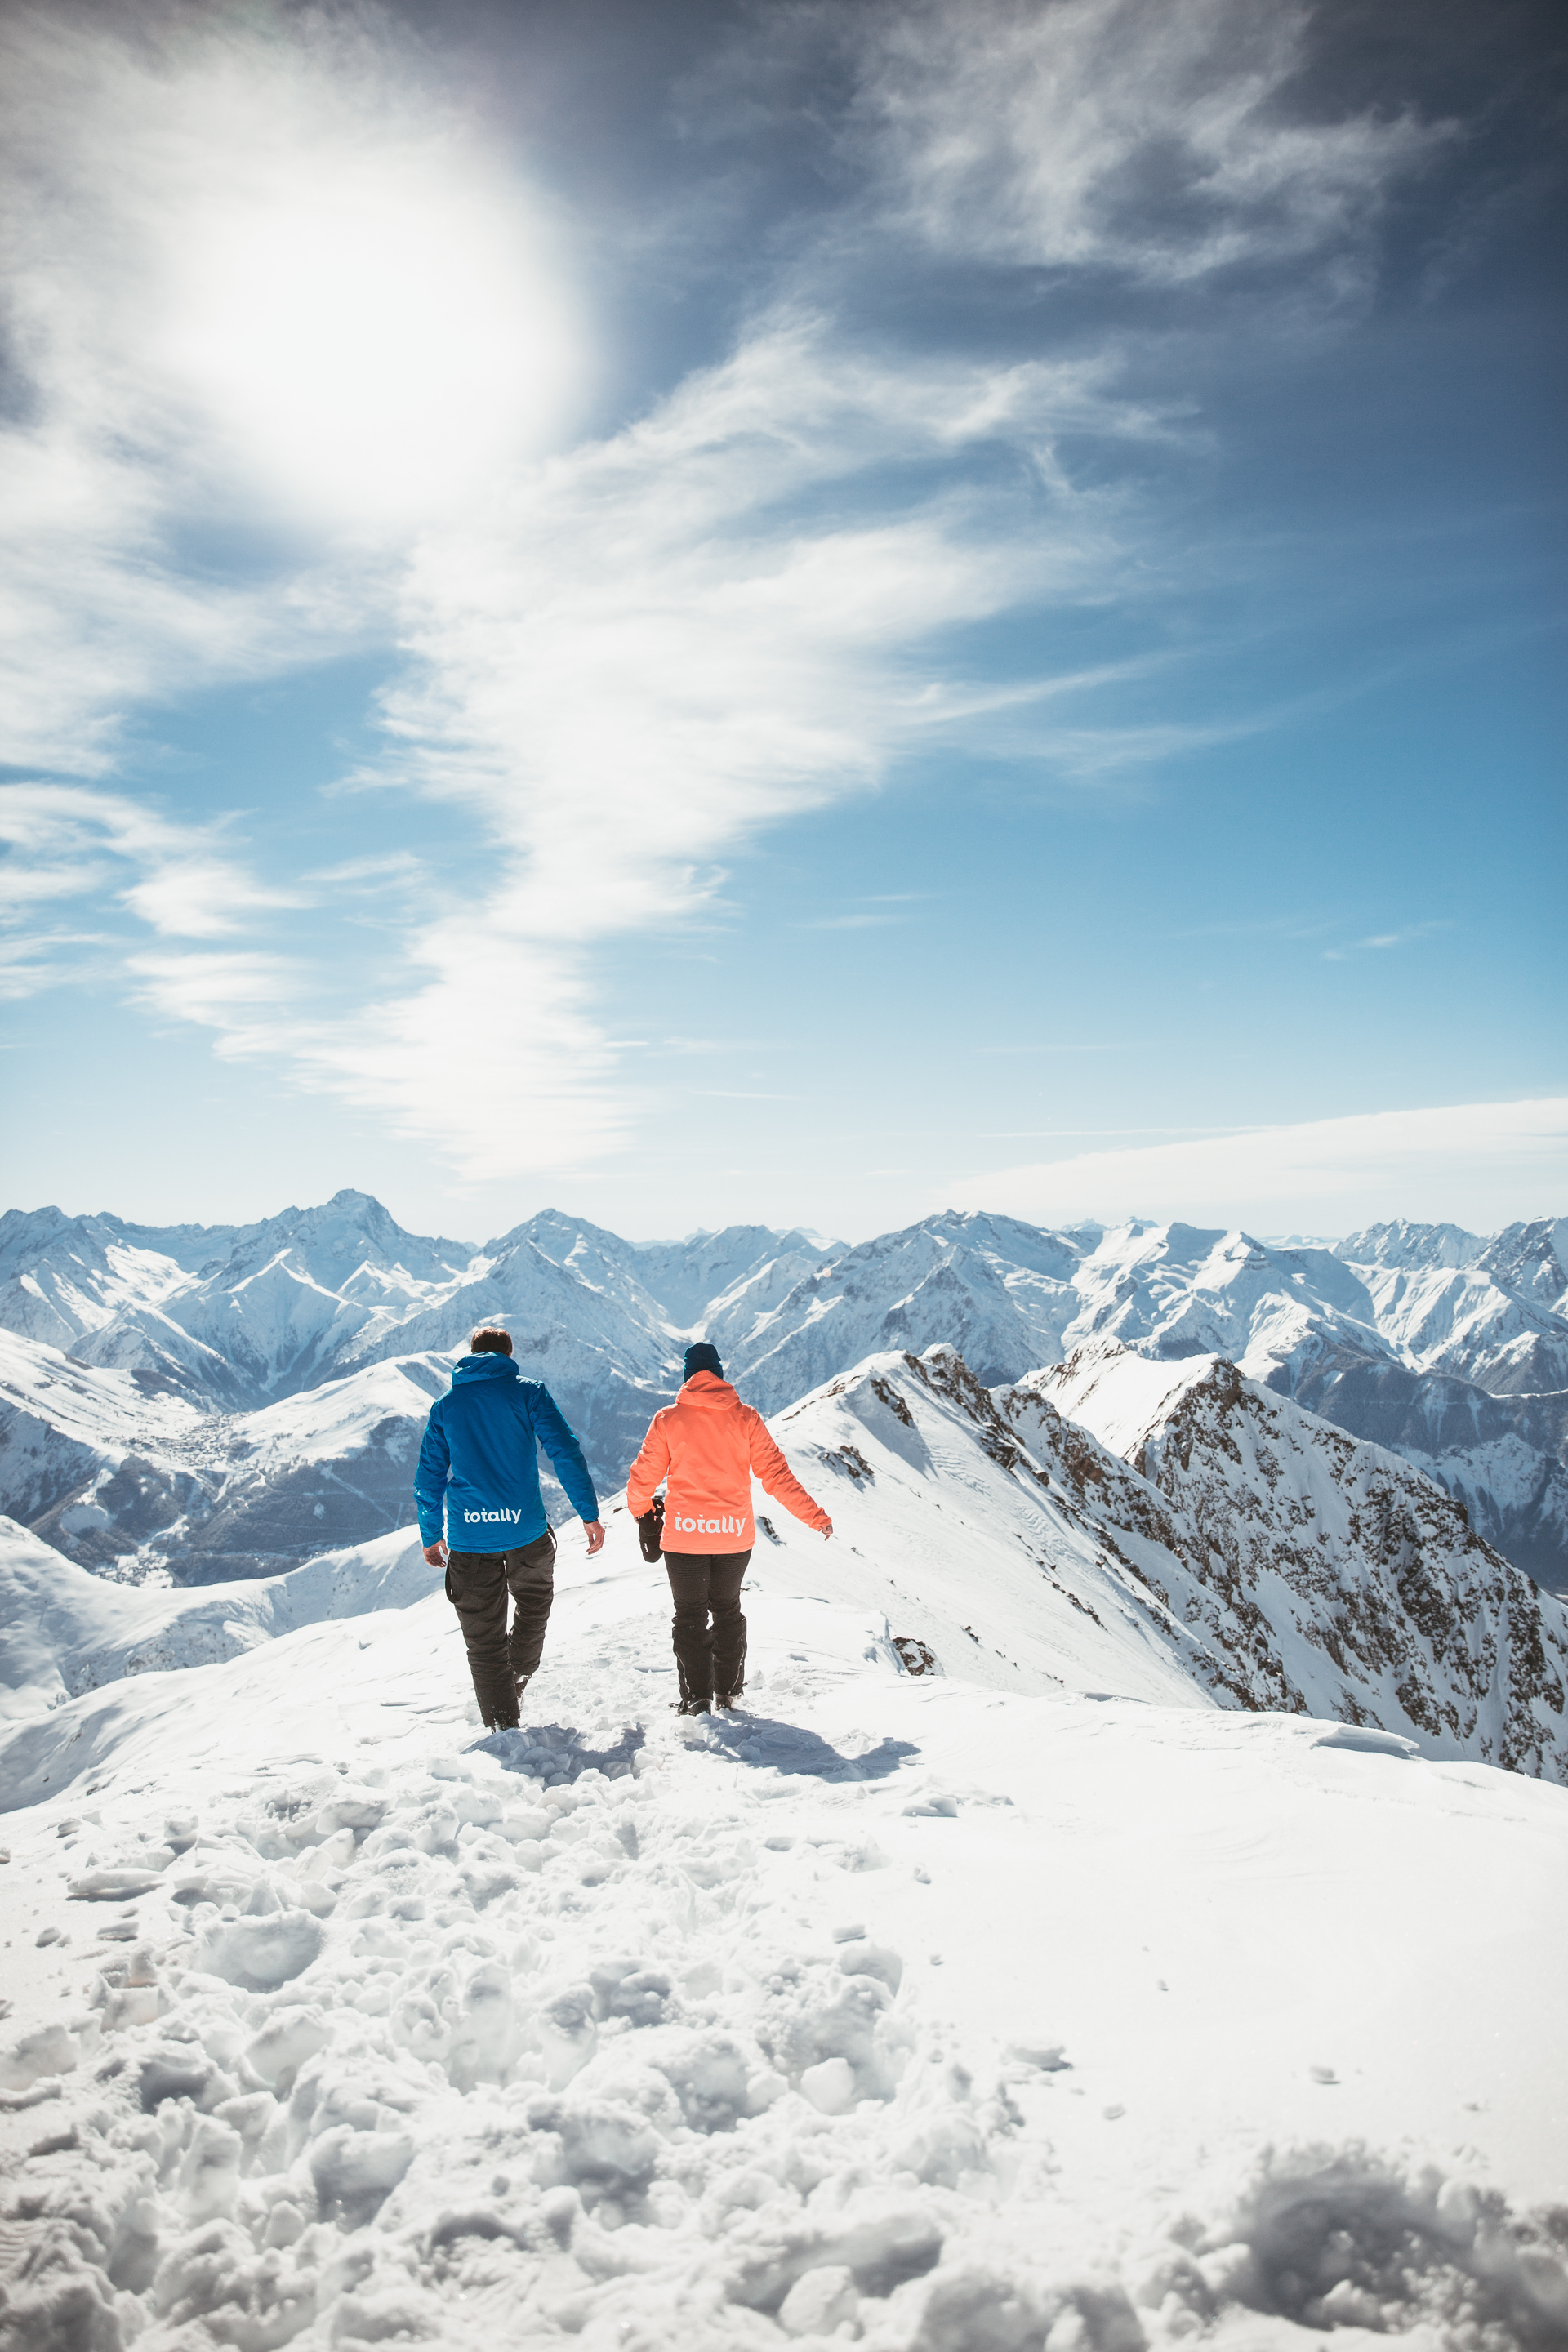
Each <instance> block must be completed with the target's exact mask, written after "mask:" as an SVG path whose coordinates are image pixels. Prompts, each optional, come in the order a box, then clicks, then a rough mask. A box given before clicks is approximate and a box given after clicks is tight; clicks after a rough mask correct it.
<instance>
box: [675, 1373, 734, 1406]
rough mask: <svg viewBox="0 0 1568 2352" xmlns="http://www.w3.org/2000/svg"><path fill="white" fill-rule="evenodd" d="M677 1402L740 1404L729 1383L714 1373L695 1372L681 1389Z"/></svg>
mask: <svg viewBox="0 0 1568 2352" xmlns="http://www.w3.org/2000/svg"><path fill="white" fill-rule="evenodd" d="M677 1402H679V1403H680V1404H739V1403H740V1402H741V1400H740V1398H739V1397H738V1396H737V1395H736V1394H735V1391H734V1390H733V1389H732V1388H731V1385H730V1383H729V1381H721V1380H720V1379H719V1378H718V1377H717V1375H716V1374H715V1373H713V1372H693V1373H692V1375H691V1378H690V1379H689V1381H686V1382H685V1383H684V1385H683V1386H682V1388H681V1391H680V1395H679V1398H678V1400H677Z"/></svg>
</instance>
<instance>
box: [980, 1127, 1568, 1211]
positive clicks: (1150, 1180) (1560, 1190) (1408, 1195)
mask: <svg viewBox="0 0 1568 2352" xmlns="http://www.w3.org/2000/svg"><path fill="white" fill-rule="evenodd" d="M1565 1194H1568V1097H1561V1096H1559V1097H1546V1098H1542V1099H1540V1100H1532V1101H1525V1102H1503V1103H1458V1104H1452V1105H1447V1106H1444V1107H1441V1108H1433V1109H1426V1110H1395V1111H1370V1112H1362V1113H1358V1114H1356V1115H1354V1116H1352V1117H1350V1118H1324V1119H1312V1120H1309V1121H1306V1122H1303V1123H1302V1124H1301V1125H1300V1126H1291V1127H1285V1126H1281V1127H1265V1128H1252V1129H1240V1130H1237V1132H1235V1133H1233V1134H1227V1135H1215V1136H1203V1137H1199V1138H1195V1139H1190V1140H1187V1141H1184V1142H1173V1143H1158V1144H1145V1145H1142V1146H1140V1147H1139V1148H1137V1149H1135V1150H1124V1151H1090V1152H1080V1153H1079V1154H1078V1155H1077V1156H1076V1157H1074V1158H1072V1159H1070V1160H1051V1161H1047V1162H1045V1163H1043V1164H1041V1165H1038V1166H1035V1167H1026V1168H1006V1169H1002V1170H999V1171H996V1172H995V1173H994V1174H991V1175H982V1176H973V1177H966V1178H964V1179H963V1181H962V1182H960V1183H959V1184H958V1185H956V1186H949V1188H948V1194H947V1195H946V1196H944V1198H947V1197H951V1199H952V1200H953V1201H956V1202H957V1203H958V1205H960V1206H962V1207H970V1208H984V1209H994V1210H998V1211H1001V1212H1004V1213H1007V1214H1010V1215H1013V1216H1019V1217H1026V1218H1029V1219H1031V1220H1032V1221H1034V1222H1036V1223H1043V1224H1059V1223H1069V1222H1071V1221H1072V1220H1074V1219H1076V1218H1079V1217H1099V1218H1100V1219H1101V1220H1102V1221H1104V1222H1108V1223H1109V1222H1114V1221H1116V1220H1118V1219H1120V1218H1122V1217H1128V1216H1146V1217H1157V1218H1162V1219H1164V1218H1171V1217H1180V1218H1184V1219H1186V1220H1188V1221H1190V1222H1193V1223H1199V1224H1204V1225H1213V1224H1215V1223H1226V1224H1242V1225H1247V1226H1249V1227H1250V1228H1251V1229H1252V1230H1253V1231H1255V1232H1258V1231H1268V1232H1274V1231H1278V1230H1279V1229H1280V1228H1282V1227H1284V1226H1287V1225H1294V1226H1300V1227H1302V1228H1304V1229H1306V1230H1309V1231H1316V1232H1327V1231H1333V1232H1337V1233H1350V1232H1352V1231H1355V1230H1356V1229H1358V1228H1359V1227H1361V1226H1363V1225H1365V1224H1370V1223H1373V1222H1375V1221H1376V1220H1377V1219H1380V1218H1384V1217H1394V1216H1405V1217H1417V1218H1420V1217H1427V1218H1444V1217H1447V1218H1454V1219H1458V1221H1459V1222H1460V1223H1463V1224H1467V1225H1468V1226H1469V1227H1470V1228H1471V1229H1472V1230H1473V1231H1475V1232H1478V1233H1490V1232H1494V1231H1495V1230H1496V1229H1497V1228H1498V1227H1499V1226H1500V1225H1503V1224H1507V1223H1510V1222H1511V1221H1512V1220H1513V1219H1515V1218H1519V1217H1529V1216H1540V1215H1543V1214H1544V1213H1546V1211H1547V1209H1548V1208H1549V1207H1550V1206H1551V1205H1552V1202H1561V1201H1562V1200H1563V1197H1564V1196H1565Z"/></svg>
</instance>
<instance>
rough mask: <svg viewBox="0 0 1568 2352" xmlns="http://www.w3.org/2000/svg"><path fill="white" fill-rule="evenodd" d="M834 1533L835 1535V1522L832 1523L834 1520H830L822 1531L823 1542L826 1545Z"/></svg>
mask: <svg viewBox="0 0 1568 2352" xmlns="http://www.w3.org/2000/svg"><path fill="white" fill-rule="evenodd" d="M832 1533H833V1522H832V1520H831V1519H829V1520H828V1522H827V1525H826V1527H825V1528H823V1530H822V1540H823V1542H824V1543H826V1541H827V1539H828V1538H829V1537H830V1536H831V1535H832Z"/></svg>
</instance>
